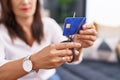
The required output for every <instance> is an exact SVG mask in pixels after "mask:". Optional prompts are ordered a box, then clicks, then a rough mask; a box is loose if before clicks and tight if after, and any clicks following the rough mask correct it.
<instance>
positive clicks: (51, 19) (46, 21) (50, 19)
mask: <svg viewBox="0 0 120 80" xmlns="http://www.w3.org/2000/svg"><path fill="white" fill-rule="evenodd" d="M42 21H43V23H56V21H55V20H54V19H53V18H50V17H42Z"/></svg>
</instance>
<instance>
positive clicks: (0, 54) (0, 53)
mask: <svg viewBox="0 0 120 80" xmlns="http://www.w3.org/2000/svg"><path fill="white" fill-rule="evenodd" d="M7 62H8V60H5V47H4V45H3V44H2V41H1V39H0V66H2V65H3V64H5V63H7Z"/></svg>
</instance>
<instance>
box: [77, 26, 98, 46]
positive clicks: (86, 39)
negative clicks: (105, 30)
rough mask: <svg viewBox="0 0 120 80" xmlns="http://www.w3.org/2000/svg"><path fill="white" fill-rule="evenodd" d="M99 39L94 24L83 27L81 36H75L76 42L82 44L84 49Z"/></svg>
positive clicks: (80, 32)
mask: <svg viewBox="0 0 120 80" xmlns="http://www.w3.org/2000/svg"><path fill="white" fill-rule="evenodd" d="M96 37H97V31H96V29H95V26H94V25H93V24H85V25H83V30H80V31H79V34H77V35H75V42H79V43H81V45H82V46H81V47H82V48H87V47H90V46H92V45H93V43H94V42H95V40H96Z"/></svg>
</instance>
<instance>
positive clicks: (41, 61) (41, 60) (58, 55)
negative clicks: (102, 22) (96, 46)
mask: <svg viewBox="0 0 120 80" xmlns="http://www.w3.org/2000/svg"><path fill="white" fill-rule="evenodd" d="M79 47H81V44H80V43H76V42H66V43H59V44H52V45H49V46H47V47H45V48H44V49H42V50H41V51H39V52H37V53H36V54H33V55H32V56H31V61H32V62H33V69H34V70H38V69H51V68H56V67H59V66H60V65H62V64H63V63H65V62H68V61H70V60H71V56H72V51H71V50H70V48H79Z"/></svg>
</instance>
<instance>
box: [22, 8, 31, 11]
mask: <svg viewBox="0 0 120 80" xmlns="http://www.w3.org/2000/svg"><path fill="white" fill-rule="evenodd" d="M21 10H22V11H28V10H29V8H21Z"/></svg>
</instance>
